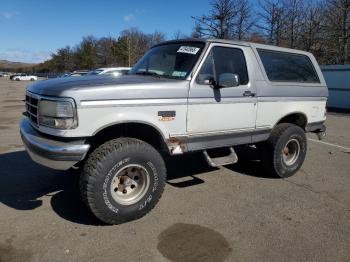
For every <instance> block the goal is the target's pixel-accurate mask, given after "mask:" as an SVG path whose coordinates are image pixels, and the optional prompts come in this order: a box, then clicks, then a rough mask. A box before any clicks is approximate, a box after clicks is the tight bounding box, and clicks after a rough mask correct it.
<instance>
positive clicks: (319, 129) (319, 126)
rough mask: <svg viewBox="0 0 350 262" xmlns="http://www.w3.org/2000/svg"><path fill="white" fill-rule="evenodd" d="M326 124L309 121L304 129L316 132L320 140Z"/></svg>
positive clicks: (324, 132) (323, 134)
mask: <svg viewBox="0 0 350 262" xmlns="http://www.w3.org/2000/svg"><path fill="white" fill-rule="evenodd" d="M326 129H327V128H326V126H325V125H324V122H317V123H309V124H307V126H306V128H305V131H306V132H311V133H316V135H317V137H318V139H319V140H322V139H323V138H324V137H325V136H326Z"/></svg>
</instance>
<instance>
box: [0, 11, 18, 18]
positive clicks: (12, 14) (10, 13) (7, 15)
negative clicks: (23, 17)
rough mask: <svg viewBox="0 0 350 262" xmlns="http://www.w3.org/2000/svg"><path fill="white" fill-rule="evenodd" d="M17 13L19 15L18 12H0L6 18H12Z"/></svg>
mask: <svg viewBox="0 0 350 262" xmlns="http://www.w3.org/2000/svg"><path fill="white" fill-rule="evenodd" d="M16 15H18V12H1V13H0V16H1V17H3V18H5V19H11V18H13V17H14V16H16Z"/></svg>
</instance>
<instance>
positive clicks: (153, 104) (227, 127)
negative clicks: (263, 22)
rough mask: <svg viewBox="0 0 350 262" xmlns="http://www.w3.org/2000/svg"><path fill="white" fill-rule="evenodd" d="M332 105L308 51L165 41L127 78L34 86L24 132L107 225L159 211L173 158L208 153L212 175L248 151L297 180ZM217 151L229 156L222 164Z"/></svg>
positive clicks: (36, 152)
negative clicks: (71, 175) (242, 149)
mask: <svg viewBox="0 0 350 262" xmlns="http://www.w3.org/2000/svg"><path fill="white" fill-rule="evenodd" d="M327 96H328V90H327V86H326V83H325V81H324V78H323V76H322V73H321V71H320V68H319V66H318V64H317V62H316V60H315V58H314V56H313V55H312V54H310V53H307V52H303V51H297V50H292V49H286V48H280V47H275V46H267V45H261V44H253V43H246V42H236V41H228V40H216V39H206V40H198V39H186V40H177V41H168V42H164V43H161V44H158V45H156V46H154V47H152V48H151V49H150V50H149V51H148V52H147V53H146V54H145V55H144V56H143V58H141V59H140V60H139V62H138V63H137V64H136V65H135V66H134V67H133V68H132V69H131V71H130V72H129V74H128V75H125V76H118V77H113V76H107V77H106V76H84V77H68V78H58V79H53V80H46V81H40V82H36V83H34V84H32V85H30V86H29V87H28V88H27V93H26V99H25V101H26V112H25V115H26V118H24V119H23V120H22V121H21V124H20V132H21V136H22V139H23V143H24V145H25V147H26V149H27V151H28V153H29V155H30V156H31V158H32V159H33V160H34V161H36V162H38V163H40V164H42V165H44V166H47V167H51V168H53V169H59V170H68V169H71V168H75V169H79V170H81V171H80V172H81V177H80V190H81V195H82V198H83V200H84V202H85V203H86V205H87V206H88V207H89V208H90V210H91V211H92V213H93V214H94V215H95V216H96V217H97V218H99V219H100V220H102V221H103V222H105V223H108V224H119V223H123V222H126V221H130V220H133V219H136V218H139V217H142V216H143V215H145V214H146V213H147V212H149V211H150V210H151V209H152V208H153V207H154V206H155V205H156V204H157V202H158V201H159V199H160V197H161V194H162V192H163V189H164V186H165V183H166V173H167V172H166V166H165V163H164V156H166V155H170V156H171V155H178V154H184V153H187V152H193V151H202V152H203V155H204V157H205V159H206V160H207V162H208V164H209V165H211V166H213V167H215V166H221V165H228V164H234V163H236V162H237V161H238V157H237V155H236V152H235V147H237V146H240V145H252V146H255V147H257V149H258V150H259V151H260V152H261V161H262V163H263V164H264V166H265V167H266V172H269V173H270V174H272V175H276V176H279V177H283V178H284V177H289V176H291V175H293V174H295V173H296V172H297V171H298V170H299V169H300V167H301V165H302V163H303V161H304V158H305V154H306V149H307V139H306V136H305V133H306V132H314V133H317V134H318V135H319V137H322V135H324V134H325V126H324V121H325V119H326V102H327ZM217 148H223V150H222V151H225V150H227V154H223V155H219V156H215V157H214V156H213V150H215V149H217ZM220 151H221V150H220ZM194 164H195V163H194Z"/></svg>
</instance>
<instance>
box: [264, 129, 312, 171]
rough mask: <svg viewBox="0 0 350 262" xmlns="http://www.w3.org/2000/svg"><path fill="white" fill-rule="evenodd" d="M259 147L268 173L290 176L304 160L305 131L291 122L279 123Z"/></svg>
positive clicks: (305, 148) (305, 146)
mask: <svg viewBox="0 0 350 262" xmlns="http://www.w3.org/2000/svg"><path fill="white" fill-rule="evenodd" d="M260 148H261V153H262V161H263V164H264V166H265V167H266V169H267V171H268V172H269V173H271V174H272V175H275V176H279V177H282V178H286V177H290V176H292V175H294V174H295V173H296V172H297V171H298V170H299V169H300V168H301V166H302V164H303V162H304V160H305V156H306V150H307V140H306V136H305V132H304V130H303V129H302V128H301V127H299V126H296V125H293V124H289V123H282V124H279V125H277V126H276V127H275V128H274V130H273V131H272V133H271V135H270V138H269V139H268V140H267V141H266V142H264V143H263V144H262V145H261V147H260Z"/></svg>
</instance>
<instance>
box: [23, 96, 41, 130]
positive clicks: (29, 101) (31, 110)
mask: <svg viewBox="0 0 350 262" xmlns="http://www.w3.org/2000/svg"><path fill="white" fill-rule="evenodd" d="M38 102H39V99H38V97H36V96H34V95H33V94H31V93H27V94H26V112H27V117H28V118H29V119H30V121H31V122H32V123H34V124H36V125H38V104H39V103H38Z"/></svg>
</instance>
